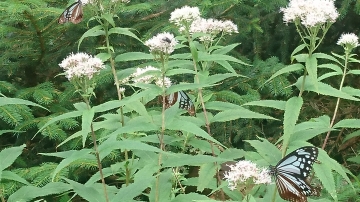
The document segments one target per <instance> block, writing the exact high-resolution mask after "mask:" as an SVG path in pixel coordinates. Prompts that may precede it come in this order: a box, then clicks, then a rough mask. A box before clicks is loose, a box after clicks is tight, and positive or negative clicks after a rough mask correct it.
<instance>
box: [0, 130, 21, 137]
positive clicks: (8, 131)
mask: <svg viewBox="0 0 360 202" xmlns="http://www.w3.org/2000/svg"><path fill="white" fill-rule="evenodd" d="M23 132H25V131H18V130H0V136H1V135H2V134H5V133H23Z"/></svg>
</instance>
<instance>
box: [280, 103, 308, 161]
mask: <svg viewBox="0 0 360 202" xmlns="http://www.w3.org/2000/svg"><path fill="white" fill-rule="evenodd" d="M302 105H303V99H302V97H292V98H290V99H289V100H288V101H287V102H286V105H285V113H284V135H283V147H282V148H283V155H284V154H285V151H286V149H287V146H288V144H289V141H290V138H291V135H292V134H293V133H294V129H295V124H296V122H297V120H298V118H299V114H300V109H301V107H302Z"/></svg>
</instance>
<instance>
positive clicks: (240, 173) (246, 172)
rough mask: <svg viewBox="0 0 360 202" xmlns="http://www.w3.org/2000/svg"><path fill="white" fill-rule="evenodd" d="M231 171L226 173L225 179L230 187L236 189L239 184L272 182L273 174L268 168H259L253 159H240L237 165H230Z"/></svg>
mask: <svg viewBox="0 0 360 202" xmlns="http://www.w3.org/2000/svg"><path fill="white" fill-rule="evenodd" d="M229 167H230V171H229V172H227V173H225V176H224V178H225V180H226V181H228V183H229V185H228V186H229V189H231V190H234V189H236V187H237V186H238V184H244V183H248V182H249V180H250V182H252V183H253V184H270V183H271V175H270V174H269V170H268V169H266V168H263V169H259V168H257V167H256V164H255V163H253V162H251V161H246V160H244V161H239V162H237V163H236V164H235V165H229Z"/></svg>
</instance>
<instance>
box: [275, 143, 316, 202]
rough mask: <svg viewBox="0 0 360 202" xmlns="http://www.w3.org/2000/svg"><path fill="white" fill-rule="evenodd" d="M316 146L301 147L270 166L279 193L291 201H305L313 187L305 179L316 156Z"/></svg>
mask: <svg viewBox="0 0 360 202" xmlns="http://www.w3.org/2000/svg"><path fill="white" fill-rule="evenodd" d="M318 154H319V151H318V148H316V147H311V146H307V147H301V148H298V149H296V150H295V151H293V152H291V153H290V154H288V155H286V156H285V157H284V158H283V159H281V160H280V161H279V163H278V164H277V165H276V166H270V174H272V175H273V176H274V177H275V182H276V187H277V190H278V192H279V195H280V197H281V198H283V199H284V200H288V201H292V202H307V196H309V195H312V193H313V188H312V187H311V186H310V185H309V183H308V182H307V181H306V178H307V177H308V176H309V174H310V171H311V169H312V165H313V164H314V162H315V161H316V159H317V157H318Z"/></svg>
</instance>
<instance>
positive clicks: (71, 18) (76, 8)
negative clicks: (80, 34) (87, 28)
mask: <svg viewBox="0 0 360 202" xmlns="http://www.w3.org/2000/svg"><path fill="white" fill-rule="evenodd" d="M82 18H83V9H82V3H81V1H78V2H75V3H73V4H71V5H70V6H69V7H67V8H66V9H65V10H64V12H63V13H62V14H61V15H60V17H59V19H58V23H59V24H64V23H66V22H72V23H74V24H78V23H79V22H81V21H82Z"/></svg>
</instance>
